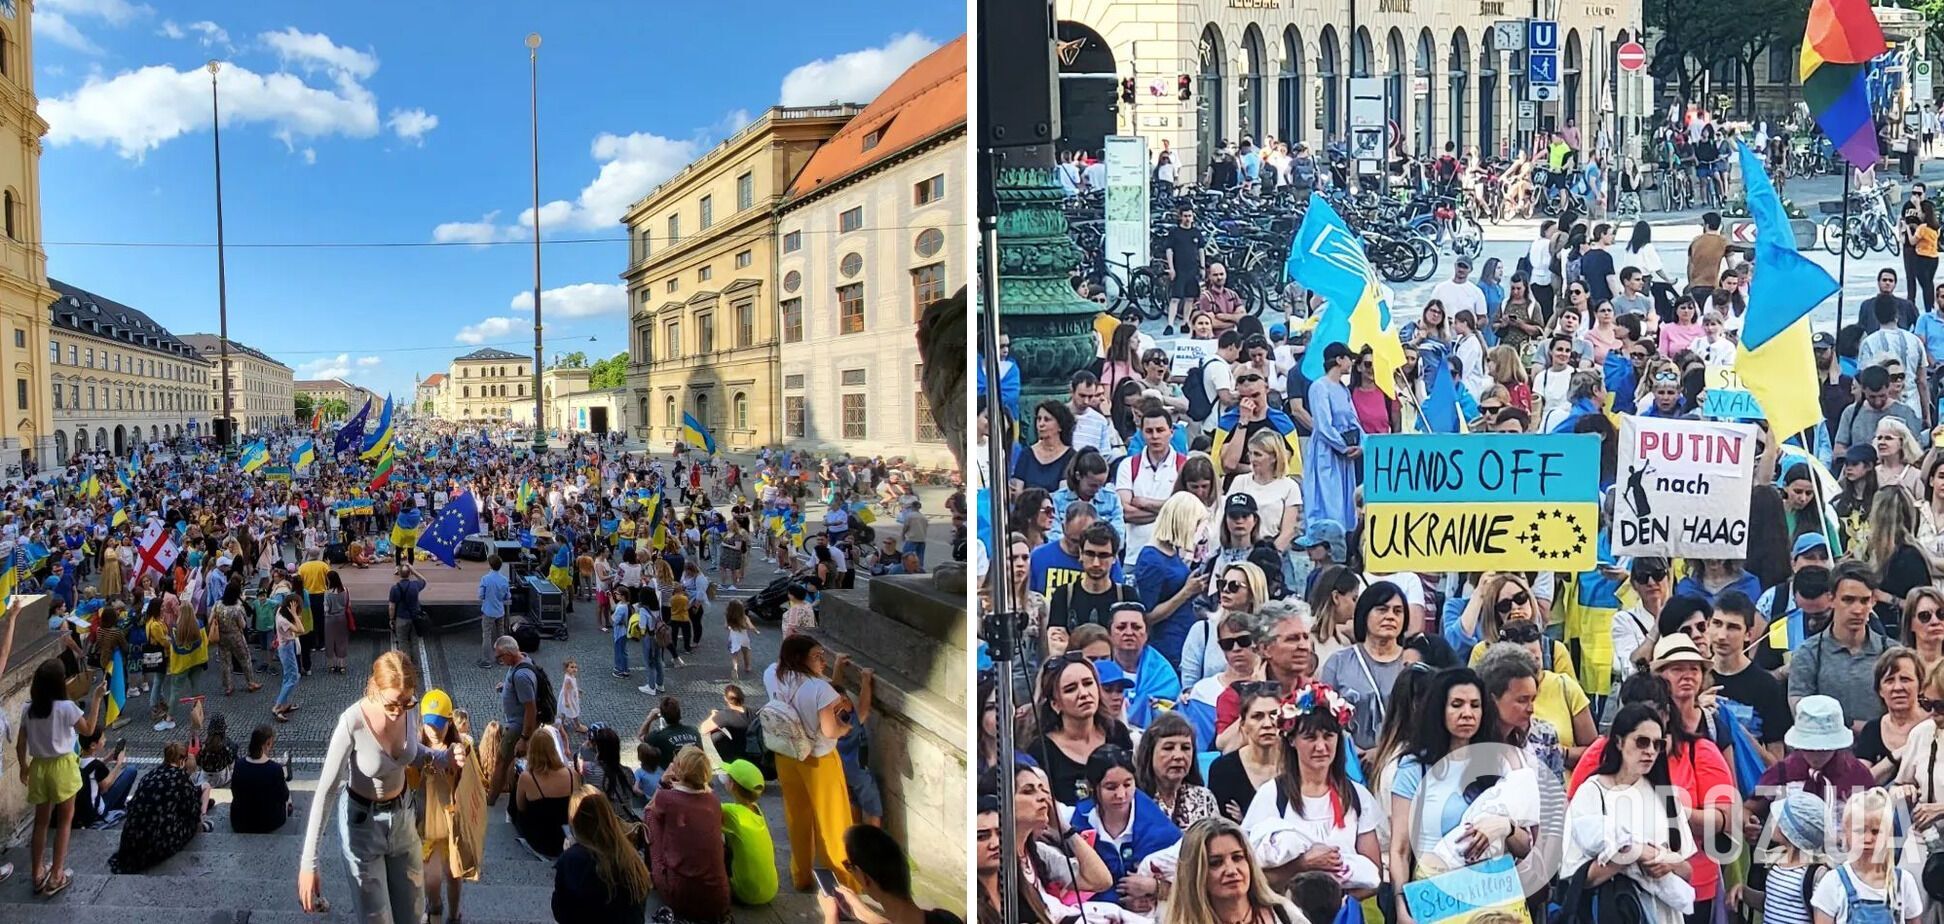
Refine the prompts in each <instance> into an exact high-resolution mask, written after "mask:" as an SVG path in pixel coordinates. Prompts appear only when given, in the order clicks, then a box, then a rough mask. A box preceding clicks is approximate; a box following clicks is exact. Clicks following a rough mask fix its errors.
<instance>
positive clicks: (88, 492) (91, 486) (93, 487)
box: [81, 472, 101, 497]
mask: <svg viewBox="0 0 1944 924" xmlns="http://www.w3.org/2000/svg"><path fill="white" fill-rule="evenodd" d="M81 496H82V497H100V496H101V479H100V478H99V477H96V475H95V473H94V472H89V473H88V478H87V480H86V481H83V482H81Z"/></svg>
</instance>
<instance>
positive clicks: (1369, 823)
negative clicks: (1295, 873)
mask: <svg viewBox="0 0 1944 924" xmlns="http://www.w3.org/2000/svg"><path fill="white" fill-rule="evenodd" d="M1350 785H1351V787H1352V788H1354V789H1355V790H1356V793H1357V805H1346V806H1344V807H1343V826H1342V827H1337V826H1336V824H1335V823H1334V820H1335V818H1336V813H1335V811H1334V810H1333V809H1332V808H1331V807H1330V797H1329V796H1327V795H1324V796H1304V797H1303V799H1302V809H1301V811H1298V810H1297V806H1296V803H1295V802H1291V803H1289V810H1288V811H1286V812H1285V811H1282V810H1280V809H1279V808H1278V807H1277V802H1278V798H1277V796H1278V793H1279V792H1280V791H1281V788H1280V787H1279V786H1278V785H1277V784H1276V782H1275V781H1271V782H1270V783H1269V784H1267V785H1265V786H1263V787H1262V788H1261V789H1258V790H1256V794H1255V798H1254V799H1251V800H1249V808H1248V810H1247V811H1245V812H1244V813H1243V815H1242V830H1243V832H1244V833H1246V834H1247V835H1248V836H1249V844H1250V846H1252V847H1254V848H1255V850H1256V852H1257V853H1258V854H1261V853H1263V852H1264V850H1265V848H1268V849H1269V852H1270V853H1271V854H1273V855H1274V856H1275V857H1276V858H1277V859H1279V860H1282V861H1284V862H1287V861H1288V859H1290V858H1289V857H1288V856H1287V854H1288V852H1289V851H1290V850H1291V849H1295V850H1297V851H1299V852H1300V850H1302V849H1307V847H1313V846H1324V847H1335V848H1336V849H1337V856H1339V857H1341V858H1342V859H1344V860H1345V861H1349V860H1350V858H1352V857H1356V856H1358V854H1357V838H1358V837H1360V836H1362V835H1364V834H1366V833H1374V832H1375V831H1376V830H1377V813H1376V812H1375V811H1372V809H1375V808H1376V806H1377V798H1376V797H1375V796H1372V795H1371V794H1370V790H1368V789H1365V788H1364V787H1363V786H1362V785H1361V784H1357V783H1352V784H1350ZM1359 807H1362V810H1359ZM1277 834H1280V835H1282V837H1283V838H1285V839H1286V840H1285V841H1284V843H1282V844H1276V845H1272V843H1271V837H1272V835H1277ZM1297 845H1301V846H1297ZM1278 865H1280V864H1278ZM1359 865H1362V866H1371V865H1372V864H1370V862H1369V861H1368V860H1367V859H1366V860H1364V862H1363V863H1362V864H1359ZM1368 872H1369V875H1371V877H1372V878H1373V879H1374V878H1375V874H1376V870H1375V869H1374V868H1372V869H1370V870H1369V871H1368Z"/></svg>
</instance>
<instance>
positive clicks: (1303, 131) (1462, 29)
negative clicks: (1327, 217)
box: [1056, 0, 1641, 176]
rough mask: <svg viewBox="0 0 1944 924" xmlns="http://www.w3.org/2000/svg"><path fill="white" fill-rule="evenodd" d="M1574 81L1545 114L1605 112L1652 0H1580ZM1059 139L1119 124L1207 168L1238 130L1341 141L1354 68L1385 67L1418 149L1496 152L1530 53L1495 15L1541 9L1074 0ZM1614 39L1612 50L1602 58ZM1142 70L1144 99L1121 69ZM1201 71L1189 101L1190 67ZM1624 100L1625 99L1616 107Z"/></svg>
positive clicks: (1495, 1) (1500, 0) (1316, 143)
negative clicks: (1128, 90) (1626, 45)
mask: <svg viewBox="0 0 1944 924" xmlns="http://www.w3.org/2000/svg"><path fill="white" fill-rule="evenodd" d="M1554 7H1555V15H1556V16H1557V18H1558V22H1559V32H1560V38H1559V44H1560V69H1561V76H1560V91H1561V98H1560V99H1559V100H1557V101H1555V102H1551V103H1542V104H1538V106H1537V109H1536V112H1535V117H1536V123H1535V127H1541V128H1543V127H1545V126H1547V125H1554V126H1557V127H1561V128H1563V127H1565V126H1566V124H1567V122H1568V120H1572V121H1574V122H1576V123H1578V124H1579V125H1581V126H1586V125H1590V124H1592V122H1593V121H1594V120H1593V118H1592V114H1593V113H1594V112H1596V111H1600V108H1601V107H1600V106H1599V105H1598V103H1597V101H1598V100H1599V99H1600V98H1601V93H1602V92H1603V91H1604V92H1605V93H1606V94H1607V98H1609V99H1610V98H1612V96H1611V94H1612V82H1611V81H1609V80H1603V79H1602V75H1605V74H1610V73H1612V63H1611V62H1612V55H1613V53H1614V50H1615V49H1617V48H1618V47H1619V45H1620V44H1621V43H1622V42H1625V41H1627V40H1628V39H1630V38H1632V37H1634V36H1636V35H1637V34H1638V30H1639V23H1640V21H1641V0H1565V2H1558V3H1555V4H1554ZM1059 12H1060V15H1061V16H1062V17H1063V18H1062V20H1061V21H1060V22H1059V24H1058V28H1057V30H1056V31H1057V36H1058V38H1059V40H1060V45H1059V51H1060V54H1059V58H1058V60H1057V61H1056V64H1057V65H1058V66H1059V68H1060V71H1061V74H1062V78H1061V80H1060V81H1059V84H1060V93H1061V99H1060V113H1061V132H1062V137H1061V139H1060V142H1059V145H1058V146H1059V147H1060V148H1062V149H1065V150H1071V149H1076V148H1077V149H1085V150H1088V151H1092V152H1095V153H1099V151H1100V149H1101V147H1102V139H1103V138H1104V137H1105V136H1106V135H1109V134H1138V135H1142V136H1145V137H1146V138H1147V140H1148V149H1149V150H1150V151H1159V150H1161V149H1162V147H1163V145H1164V144H1165V145H1166V147H1167V148H1168V149H1170V150H1172V151H1173V152H1175V154H1174V156H1175V158H1176V163H1178V164H1181V165H1182V166H1183V167H1184V168H1189V167H1191V166H1192V167H1193V175H1195V176H1199V175H1200V172H1201V168H1202V167H1203V166H1205V165H1206V164H1207V163H1208V159H1209V156H1210V154H1212V153H1213V152H1214V150H1215V149H1216V146H1217V145H1219V144H1220V143H1221V142H1223V141H1228V142H1231V143H1233V142H1235V141H1237V140H1238V139H1240V138H1244V137H1247V138H1251V139H1253V140H1255V141H1257V142H1258V143H1259V142H1262V141H1263V140H1264V139H1266V138H1271V137H1273V138H1277V139H1280V140H1283V141H1286V142H1290V143H1291V144H1292V145H1293V144H1294V143H1295V142H1298V141H1301V142H1305V143H1307V144H1308V145H1309V146H1310V148H1311V149H1313V150H1314V149H1317V148H1319V147H1321V146H1322V145H1323V144H1325V143H1326V142H1329V141H1333V140H1340V139H1341V138H1342V137H1343V135H1344V133H1345V130H1346V128H1347V123H1348V119H1349V112H1348V102H1347V101H1348V98H1349V83H1348V81H1349V79H1350V78H1351V77H1376V78H1379V79H1381V80H1382V81H1383V84H1384V88H1385V92H1386V100H1385V108H1386V112H1387V114H1388V116H1389V119H1390V121H1391V122H1392V123H1394V124H1395V125H1396V126H1397V130H1398V133H1399V138H1398V141H1399V143H1400V145H1401V147H1402V148H1403V150H1405V151H1407V152H1413V153H1427V152H1436V151H1438V150H1440V149H1441V148H1442V146H1443V145H1444V143H1445V142H1446V141H1455V142H1457V143H1458V145H1459V147H1460V148H1461V149H1463V150H1470V149H1473V148H1476V149H1478V150H1480V151H1481V152H1484V153H1496V152H1499V151H1502V150H1504V149H1505V148H1506V147H1507V146H1508V145H1514V144H1518V143H1520V142H1521V140H1522V139H1523V138H1524V137H1525V136H1524V135H1523V134H1522V132H1521V130H1520V126H1519V124H1518V109H1519V107H1518V102H1519V101H1520V100H1522V99H1524V98H1525V96H1526V85H1525V79H1524V73H1525V70H1526V62H1525V58H1524V54H1523V52H1519V51H1514V50H1511V49H1501V48H1498V47H1497V45H1496V43H1495V41H1494V39H1493V30H1492V27H1493V24H1494V23H1497V22H1500V21H1505V20H1516V19H1519V18H1521V17H1524V16H1527V15H1529V14H1530V13H1531V12H1532V9H1531V7H1530V6H1529V5H1526V4H1519V3H1512V2H1506V0H1371V2H1359V3H1353V4H1350V5H1348V6H1346V5H1344V4H1300V3H1295V4H1292V3H1283V2H1279V0H1194V2H1188V3H1178V2H1175V0H1072V2H1071V3H1063V4H1061V5H1060V9H1059ZM1601 47H1604V48H1605V49H1606V57H1605V59H1604V61H1597V60H1594V56H1595V49H1597V48H1601ZM1127 77H1132V78H1134V80H1135V86H1136V91H1135V99H1134V103H1133V105H1131V106H1130V105H1127V104H1124V103H1121V102H1120V101H1119V98H1118V87H1119V81H1120V80H1121V79H1124V78H1127ZM1184 77H1185V78H1187V80H1188V86H1189V87H1190V89H1191V95H1190V98H1189V99H1188V100H1187V101H1182V100H1181V99H1180V98H1179V96H1178V93H1177V89H1178V86H1179V84H1178V81H1179V80H1181V79H1182V78H1184ZM1608 108H1609V109H1610V108H1611V107H1608Z"/></svg>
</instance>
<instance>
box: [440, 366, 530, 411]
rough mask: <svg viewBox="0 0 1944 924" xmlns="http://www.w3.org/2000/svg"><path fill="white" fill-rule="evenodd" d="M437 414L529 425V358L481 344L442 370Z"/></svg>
mask: <svg viewBox="0 0 1944 924" xmlns="http://www.w3.org/2000/svg"><path fill="white" fill-rule="evenodd" d="M441 389H442V392H443V395H442V397H441V399H440V401H439V416H440V417H441V418H443V419H445V420H453V421H459V422H462V423H470V422H476V421H477V422H487V421H490V422H494V423H513V424H517V425H520V426H523V427H531V426H533V423H534V421H533V408H534V400H533V357H531V356H522V355H520V354H518V353H509V352H507V351H505V350H500V349H495V348H493V347H481V348H479V349H477V350H474V351H472V352H471V353H467V354H466V355H464V356H460V357H458V358H456V359H454V360H453V361H452V366H451V367H450V368H448V369H447V370H446V376H445V381H444V384H443V385H442V386H441Z"/></svg>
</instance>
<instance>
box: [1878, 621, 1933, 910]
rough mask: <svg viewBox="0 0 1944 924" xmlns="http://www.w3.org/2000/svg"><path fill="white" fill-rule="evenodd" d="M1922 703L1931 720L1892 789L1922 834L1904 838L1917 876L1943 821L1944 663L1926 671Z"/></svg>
mask: <svg viewBox="0 0 1944 924" xmlns="http://www.w3.org/2000/svg"><path fill="white" fill-rule="evenodd" d="M1922 589H1928V588H1922ZM1933 593H1935V592H1934V591H1933ZM1933 605H1935V601H1934V600H1933ZM1922 702H1923V703H1925V704H1927V705H1928V707H1929V708H1928V709H1927V711H1928V712H1929V713H1930V716H1931V717H1930V718H1928V719H1925V720H1924V721H1922V722H1919V723H1917V726H1916V727H1915V728H1912V729H1911V730H1910V735H1909V738H1908V739H1907V740H1906V741H1905V743H1904V752H1903V754H1904V757H1903V762H1902V763H1901V764H1899V765H1898V766H1897V779H1896V782H1895V783H1894V784H1893V785H1892V787H1891V790H1890V791H1891V794H1892V795H1895V796H1896V797H1897V800H1898V801H1899V802H1900V803H1903V804H1907V805H1909V806H1910V811H1911V818H1912V822H1913V824H1914V826H1915V828H1916V830H1917V833H1918V835H1920V836H1918V837H1909V838H1905V839H1904V843H1903V855H1902V856H1901V857H1900V858H1899V859H1900V861H1901V862H1900V863H1899V865H1900V866H1902V867H1903V868H1904V869H1906V870H1909V871H1911V872H1917V873H1921V872H1923V869H1924V860H1925V858H1926V857H1927V856H1929V853H1930V850H1929V847H1930V839H1929V836H1930V834H1931V832H1933V831H1936V830H1938V828H1939V825H1938V822H1940V821H1944V749H1941V748H1944V738H1941V737H1940V736H1939V735H1938V733H1937V725H1938V715H1939V714H1940V713H1944V663H1940V664H1938V665H1935V666H1933V667H1931V669H1930V670H1929V671H1927V672H1926V680H1925V684H1924V698H1923V700H1922Z"/></svg>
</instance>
